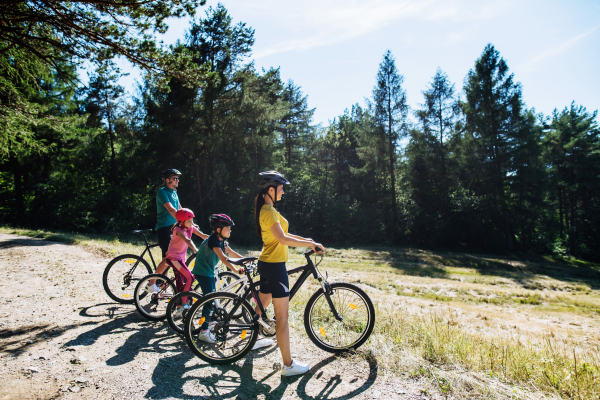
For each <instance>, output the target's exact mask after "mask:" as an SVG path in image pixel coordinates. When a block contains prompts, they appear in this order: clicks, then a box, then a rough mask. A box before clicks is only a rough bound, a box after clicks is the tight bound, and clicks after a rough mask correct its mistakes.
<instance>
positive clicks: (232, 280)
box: [166, 263, 274, 336]
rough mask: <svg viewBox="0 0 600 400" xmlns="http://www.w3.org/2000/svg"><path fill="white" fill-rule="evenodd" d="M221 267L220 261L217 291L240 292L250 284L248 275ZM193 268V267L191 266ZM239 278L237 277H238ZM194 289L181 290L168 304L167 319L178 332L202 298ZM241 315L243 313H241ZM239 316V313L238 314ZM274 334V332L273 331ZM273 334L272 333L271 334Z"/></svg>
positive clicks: (248, 299)
mask: <svg viewBox="0 0 600 400" xmlns="http://www.w3.org/2000/svg"><path fill="white" fill-rule="evenodd" d="M219 267H220V268H224V267H223V266H222V265H221V264H220V263H219V265H217V268H216V269H215V272H217V273H218V274H217V279H216V280H217V282H216V289H217V291H223V292H229V291H232V292H233V293H236V294H238V293H240V292H242V291H243V289H244V288H245V287H246V286H247V285H248V277H247V276H246V275H242V276H241V277H240V276H238V275H237V274H235V273H233V272H230V271H226V270H225V271H223V270H221V269H219ZM190 269H191V268H190ZM236 278H237V279H236ZM197 289H198V286H196V289H194V291H188V292H180V293H177V294H176V295H175V296H173V297H172V298H171V299H170V300H169V301H168V304H167V309H166V316H167V321H168V323H169V325H170V326H171V328H173V330H174V331H175V332H177V333H178V334H183V331H184V326H185V318H186V315H187V313H188V312H189V310H190V309H191V306H193V305H194V303H195V302H196V301H198V300H200V299H201V298H202V295H201V294H199V293H197V292H196V291H195V290H197ZM251 296H252V295H251V294H248V296H247V297H246V300H247V301H248V302H250V299H251V298H252V297H251ZM184 297H187V300H186V302H185V304H184V302H183V298H184ZM240 315H241V314H240ZM238 317H239V315H238ZM273 334H274V333H273ZM271 336H272V335H271Z"/></svg>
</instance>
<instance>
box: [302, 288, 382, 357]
mask: <svg viewBox="0 0 600 400" xmlns="http://www.w3.org/2000/svg"><path fill="white" fill-rule="evenodd" d="M330 287H331V293H330V294H329V295H328V294H326V293H325V292H323V289H319V290H318V291H317V292H316V293H315V294H313V295H312V297H311V298H310V300H308V303H307V304H306V308H305V310H304V328H305V329H306V333H307V335H308V337H309V339H310V340H312V342H313V343H314V344H315V345H317V347H319V348H320V349H323V350H325V351H328V352H330V353H341V352H343V351H347V350H351V349H357V348H359V347H360V346H361V345H362V344H363V343H364V342H366V341H367V339H368V338H369V336H370V335H371V332H373V327H374V326H375V308H374V307H373V302H372V301H371V299H370V298H369V296H368V295H367V294H366V293H365V292H364V291H363V290H362V289H360V288H359V287H357V286H355V285H352V284H349V283H341V282H340V283H332V284H330ZM327 297H329V299H330V300H331V303H332V304H333V306H334V308H335V310H336V311H337V313H338V315H339V316H340V317H341V321H340V320H338V319H336V318H335V316H334V314H333V311H332V309H331V306H330V305H329V302H328V299H327Z"/></svg>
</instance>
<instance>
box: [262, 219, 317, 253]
mask: <svg viewBox="0 0 600 400" xmlns="http://www.w3.org/2000/svg"><path fill="white" fill-rule="evenodd" d="M271 233H273V236H275V239H277V241H278V242H279V243H281V244H283V245H285V246H291V247H310V248H311V249H313V251H314V252H315V253H318V251H317V250H316V248H315V247H318V248H320V249H322V250H323V251H325V247H323V245H322V244H321V243H315V241H314V240H312V239H304V238H302V239H296V237H295V235H286V234H285V232H283V229H281V224H280V223H279V222H275V223H274V224H273V225H271Z"/></svg>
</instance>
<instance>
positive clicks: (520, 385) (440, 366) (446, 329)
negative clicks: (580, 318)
mask: <svg viewBox="0 0 600 400" xmlns="http://www.w3.org/2000/svg"><path fill="white" fill-rule="evenodd" d="M311 294H312V290H301V291H300V292H299V293H298V295H297V297H296V298H294V299H293V301H292V304H291V310H290V323H291V325H292V326H293V327H294V328H295V329H298V330H303V329H304V327H303V315H304V307H305V305H306V301H307V300H308V298H309V296H310V295H311ZM376 316H377V323H376V324H375V329H374V331H373V334H372V335H371V338H370V339H369V341H368V342H367V344H366V345H365V346H363V348H361V349H359V354H363V355H366V356H371V355H374V356H375V357H376V359H377V360H378V366H379V368H380V369H381V370H382V372H388V373H391V374H394V375H402V374H405V375H408V376H418V377H425V378H428V379H429V380H430V381H431V382H433V383H434V384H435V385H436V386H437V389H438V390H439V391H441V392H442V393H444V394H450V393H454V395H455V396H456V395H459V394H460V395H459V398H462V397H465V398H466V397H468V396H469V395H476V397H480V396H481V397H483V398H513V397H514V398H524V397H530V396H528V395H526V394H525V393H530V394H535V393H537V394H538V395H541V396H542V397H546V396H550V397H560V398H568V399H577V400H589V399H600V345H597V346H596V349H595V350H593V351H589V350H587V351H584V350H581V349H578V348H577V347H576V346H573V345H568V344H565V343H563V342H560V341H558V340H556V339H554V338H552V337H551V336H549V335H547V336H546V337H545V338H544V340H543V341H542V342H535V343H531V342H528V341H527V339H526V338H525V337H518V336H507V335H503V334H498V335H497V336H495V337H489V336H484V335H477V334H472V333H468V332H465V331H464V330H463V329H461V327H460V326H459V325H458V324H457V323H456V322H455V321H454V320H453V318H452V315H451V314H448V315H440V314H439V313H437V312H434V311H429V310H427V311H423V313H422V314H418V315H411V314H410V313H408V312H407V311H405V310H404V309H403V307H402V304H401V303H393V304H392V303H381V304H377V305H376ZM464 373H477V375H478V376H479V378H481V377H484V379H485V383H483V384H482V382H481V381H480V379H479V385H477V381H478V380H477V379H476V380H475V382H474V381H473V379H472V376H471V375H468V374H467V375H464ZM474 383H475V384H474ZM494 383H498V384H501V385H495V386H496V387H495V388H491V387H490V385H492V384H494ZM477 386H479V387H477ZM522 390H525V392H523V391H522ZM459 392H460V393H459ZM469 392H471V393H470V394H469ZM477 395H478V396H477ZM533 397H539V396H533Z"/></svg>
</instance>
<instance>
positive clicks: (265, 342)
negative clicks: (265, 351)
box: [252, 336, 273, 350]
mask: <svg viewBox="0 0 600 400" xmlns="http://www.w3.org/2000/svg"><path fill="white" fill-rule="evenodd" d="M272 344H273V341H272V340H271V339H266V338H263V337H260V336H259V337H258V339H256V343H254V346H252V350H256V349H260V348H262V347H267V346H270V345H272Z"/></svg>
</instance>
